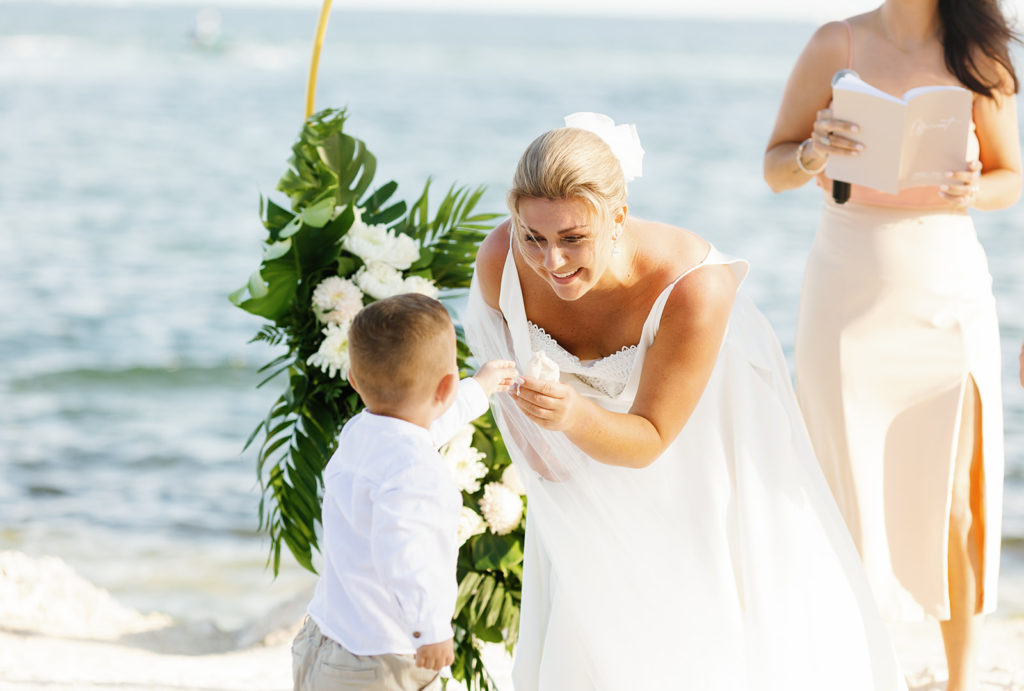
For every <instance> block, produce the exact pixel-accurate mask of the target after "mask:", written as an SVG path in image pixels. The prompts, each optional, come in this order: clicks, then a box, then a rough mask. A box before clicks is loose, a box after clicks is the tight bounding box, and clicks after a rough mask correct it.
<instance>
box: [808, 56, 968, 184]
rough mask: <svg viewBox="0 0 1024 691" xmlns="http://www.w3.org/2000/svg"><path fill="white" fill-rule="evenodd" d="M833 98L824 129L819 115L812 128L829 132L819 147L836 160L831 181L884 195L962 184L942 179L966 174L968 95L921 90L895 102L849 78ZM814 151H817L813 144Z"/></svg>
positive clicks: (853, 76)
mask: <svg viewBox="0 0 1024 691" xmlns="http://www.w3.org/2000/svg"><path fill="white" fill-rule="evenodd" d="M832 94H833V97H832V108H831V109H830V110H831V112H830V113H829V114H828V122H827V123H822V122H821V121H822V120H823V118H822V117H821V114H819V122H816V123H815V129H816V130H817V129H818V128H819V124H820V125H821V126H822V127H828V128H829V130H828V132H827V133H826V134H825V135H824V139H825V141H824V142H822V144H823V147H821V148H826V150H827V152H828V153H829V154H835V153H838V154H840V155H838V156H833V155H830V156H829V159H828V164H827V166H826V168H825V172H826V174H827V175H828V176H829V177H831V178H832V179H833V180H844V181H847V182H850V183H853V184H857V185H865V186H867V187H873V188H875V189H878V190H881V191H883V192H888V193H890V194H897V193H898V192H899V191H900V190H903V189H906V188H909V187H922V186H938V185H943V184H946V185H948V186H949V187H950V189H952V188H953V187H963V186H964V185H963V184H960V185H957V184H955V183H963V182H965V181H961V180H960V179H959V177H957V175H958V173H953V174H952V176H951V177H950V176H947V173H949V172H950V171H963V174H965V175H970V174H971V172H972V169H968V170H966V171H965V170H964V169H965V162H966V156H967V138H968V136H969V134H970V124H971V105H972V97H971V92H970V91H968V90H966V89H964V88H962V87H958V86H946V85H942V86H923V87H918V88H916V89H911V90H910V91H908V92H906V93H905V94H904V95H903V97H902V98H898V97H895V96H892V95H890V94H887V93H885V92H884V91H881V90H879V89H877V88H875V87H873V86H871V85H870V84H868V83H866V82H864V81H863V80H861V79H860V78H859V77H858V76H856V74H854V73H847V74H845V75H842V76H841V77H840V78H839V79H837V80H836V81H835V83H834V84H833V88H832ZM848 135H856V137H857V139H856V140H854V139H852V138H851V137H849V136H848ZM857 144H860V145H862V148H857ZM815 147H816V148H819V147H818V145H817V142H816V143H815ZM842 154H845V155H842ZM851 154H852V155H851ZM950 183H954V184H952V185H950ZM966 186H967V187H969V186H970V183H968V184H967V185H966ZM958 191H959V190H958ZM946 196H950V195H946ZM958 196H959V195H958Z"/></svg>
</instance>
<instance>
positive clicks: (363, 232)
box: [341, 218, 420, 271]
mask: <svg viewBox="0 0 1024 691" xmlns="http://www.w3.org/2000/svg"><path fill="white" fill-rule="evenodd" d="M341 246H342V247H343V248H345V249H346V250H348V251H349V252H351V253H352V254H354V255H356V256H357V257H359V258H360V259H362V260H363V261H364V262H366V263H367V264H372V263H375V262H380V263H383V264H387V265H388V266H390V267H392V268H394V269H398V270H400V271H405V270H406V269H408V268H409V267H410V266H412V264H413V262H415V261H416V260H417V259H419V258H420V248H419V245H417V244H416V241H415V240H413V239H412V238H411V237H410V236H408V235H406V234H405V233H396V232H395V231H393V230H388V229H387V226H384V225H375V226H368V225H366V224H365V223H363V221H362V219H360V218H356V220H355V221H354V222H353V223H352V227H351V228H349V229H348V232H347V233H345V237H343V238H342V239H341Z"/></svg>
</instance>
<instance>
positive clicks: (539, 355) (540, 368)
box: [526, 350, 560, 381]
mask: <svg viewBox="0 0 1024 691" xmlns="http://www.w3.org/2000/svg"><path fill="white" fill-rule="evenodd" d="M559 375H560V372H559V370H558V365H556V364H555V361H554V360H552V359H551V358H549V357H548V356H547V355H545V354H544V353H543V352H542V351H540V350H538V351H535V352H534V354H533V358H532V359H531V360H530V365H529V367H527V368H526V376H528V377H533V378H534V379H543V380H544V381H558V377H559Z"/></svg>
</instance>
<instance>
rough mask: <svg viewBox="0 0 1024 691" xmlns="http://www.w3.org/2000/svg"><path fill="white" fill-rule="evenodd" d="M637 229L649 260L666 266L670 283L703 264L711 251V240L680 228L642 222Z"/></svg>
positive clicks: (666, 224) (639, 222)
mask: <svg viewBox="0 0 1024 691" xmlns="http://www.w3.org/2000/svg"><path fill="white" fill-rule="evenodd" d="M636 227H637V229H638V235H639V238H638V239H639V241H640V244H641V246H642V247H643V248H644V250H645V254H646V255H647V258H648V260H649V261H651V263H652V265H655V266H660V267H663V270H664V271H665V272H666V275H667V276H668V277H669V280H672V279H674V278H675V277H676V276H678V275H680V274H682V273H683V272H685V271H687V270H688V269H690V268H692V267H694V266H696V265H697V264H699V263H701V261H703V260H704V258H705V257H706V256H707V254H708V252H709V251H710V249H711V245H710V244H709V243H708V241H707V240H705V239H704V238H702V237H701V236H699V235H697V234H696V233H694V232H693V231H690V230H687V229H685V228H680V227H679V226H674V225H670V224H668V223H658V222H656V221H643V220H638V221H637V223H636Z"/></svg>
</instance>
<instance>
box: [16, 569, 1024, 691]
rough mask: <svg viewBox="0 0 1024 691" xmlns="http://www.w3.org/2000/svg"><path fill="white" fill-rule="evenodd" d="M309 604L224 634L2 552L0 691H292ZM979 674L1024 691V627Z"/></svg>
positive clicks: (938, 666)
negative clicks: (295, 644)
mask: <svg viewBox="0 0 1024 691" xmlns="http://www.w3.org/2000/svg"><path fill="white" fill-rule="evenodd" d="M307 598H308V594H307V593H300V594H299V595H297V596H296V597H294V598H292V599H291V600H289V601H285V602H282V603H279V604H278V605H277V606H275V607H273V608H272V609H270V610H269V611H268V612H267V613H266V615H265V616H263V617H262V618H260V619H259V620H256V621H252V622H249V623H248V624H247V625H245V626H243V627H241V628H239V629H237V630H233V631H225V630H221V629H218V628H217V627H215V626H213V625H212V624H209V623H205V622H202V621H192V622H179V621H174V620H172V619H171V618H170V617H168V616H167V615H164V614H159V613H141V612H138V611H136V610H134V609H131V608H129V607H126V606H124V605H122V604H121V603H119V602H117V601H116V600H115V599H114V598H112V597H111V596H110V595H109V593H107V592H106V591H104V590H102V589H100V588H97V587H96V586H94V585H93V584H91V583H89V582H87V581H85V580H84V579H82V578H81V577H79V576H78V575H77V574H76V573H75V572H74V571H72V570H71V569H70V568H69V567H68V566H67V565H66V564H65V563H64V562H63V561H61V560H60V559H57V558H54V557H45V558H33V557H28V556H26V555H24V554H22V553H20V552H13V551H7V552H0V688H2V689H42V688H62V689H110V690H111V691H113V690H115V689H116V690H117V691H127V690H133V691H134V690H135V689H139V690H143V689H148V690H162V689H195V690H203V691H206V690H211V691H212V690H215V689H216V690H225V691H227V690H232V689H249V690H259V691H261V690H267V691H271V690H274V691H277V690H283V689H289V688H290V687H291V655H290V644H291V639H292V636H294V634H295V632H296V631H297V630H298V627H299V625H300V623H301V620H302V616H303V610H304V608H305V605H306V600H307ZM892 631H893V640H894V642H895V644H896V647H897V652H898V654H899V656H900V659H901V661H902V662H903V665H904V668H905V670H906V672H907V677H908V679H909V681H910V688H911V690H912V691H940V690H941V689H944V688H945V683H944V682H945V669H944V666H943V661H942V660H943V658H942V641H941V639H940V637H939V634H938V631H937V627H935V626H934V625H930V624H921V625H902V626H898V627H893V628H892ZM487 652H488V654H489V655H488V656H489V658H490V660H489V663H490V668H491V670H492V672H493V673H494V675H495V678H496V681H497V682H498V684H499V688H500V689H501V690H502V691H511V689H512V684H511V678H510V671H511V662H510V660H509V659H508V658H507V657H506V656H505V654H504V652H503V651H502V649H501V648H500V647H497V646H495V647H493V648H491V649H490V650H488V651H487ZM981 662H982V667H983V670H984V673H983V680H984V683H983V685H982V689H983V690H985V691H993V690H995V689H1002V690H1011V691H1024V618H1016V619H1002V618H998V617H993V618H991V619H990V620H989V621H988V622H987V624H986V627H985V631H984V636H983V645H982V655H981ZM827 687H828V684H827V683H823V688H827ZM448 688H449V689H461V688H462V686H461V685H460V684H449V685H448Z"/></svg>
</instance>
